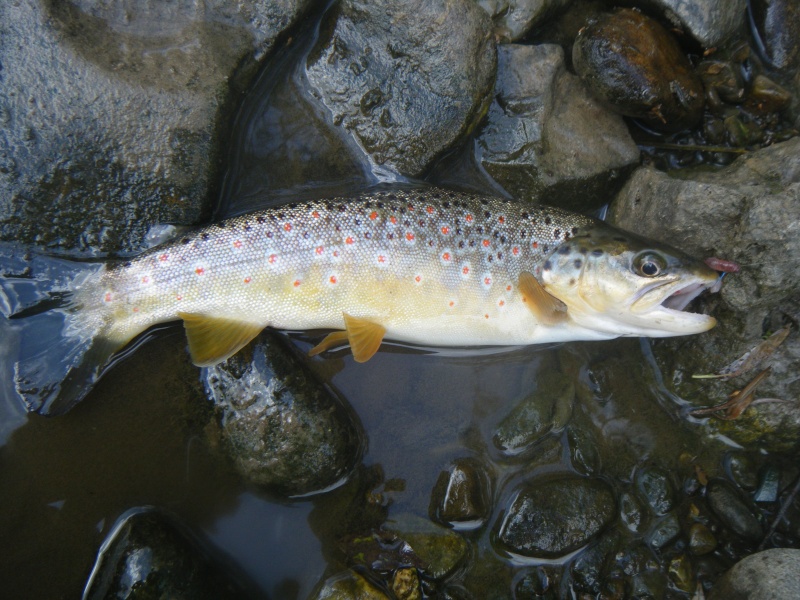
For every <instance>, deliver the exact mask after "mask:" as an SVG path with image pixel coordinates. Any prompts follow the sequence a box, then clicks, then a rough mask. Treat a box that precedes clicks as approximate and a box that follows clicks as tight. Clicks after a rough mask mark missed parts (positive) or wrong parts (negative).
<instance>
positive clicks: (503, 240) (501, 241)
mask: <svg viewBox="0 0 800 600" xmlns="http://www.w3.org/2000/svg"><path fill="white" fill-rule="evenodd" d="M500 243H501V244H505V243H506V236H504V235H501V236H500Z"/></svg>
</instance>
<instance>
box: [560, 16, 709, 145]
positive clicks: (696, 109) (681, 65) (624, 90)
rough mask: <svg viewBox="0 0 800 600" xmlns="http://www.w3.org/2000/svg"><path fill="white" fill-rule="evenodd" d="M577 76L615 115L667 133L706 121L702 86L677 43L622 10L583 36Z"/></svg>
mask: <svg viewBox="0 0 800 600" xmlns="http://www.w3.org/2000/svg"><path fill="white" fill-rule="evenodd" d="M572 61H573V64H574V65H575V71H576V72H577V73H578V75H579V76H580V77H581V79H583V81H584V83H585V84H586V86H587V87H588V88H589V91H590V92H591V93H592V95H594V96H595V97H596V98H597V99H598V100H600V101H601V102H603V103H605V104H606V105H607V106H608V107H609V108H611V109H612V110H614V111H616V112H618V113H620V114H623V115H626V116H629V117H634V118H636V119H639V120H641V121H642V122H643V123H644V124H645V125H647V126H649V127H652V128H653V129H658V130H662V131H680V130H682V129H686V128H689V127H692V126H694V125H696V124H697V123H698V122H699V121H700V119H701V118H702V116H703V104H704V99H703V84H702V82H701V81H700V79H699V77H697V75H695V73H694V72H693V70H692V67H691V64H690V63H689V60H688V58H686V56H685V55H684V54H683V52H682V51H681V48H680V46H679V45H678V43H677V41H675V39H674V38H673V37H672V36H671V35H670V34H669V33H668V32H667V31H666V30H665V29H664V28H663V27H662V26H661V25H660V24H659V23H658V22H656V21H655V20H653V19H651V18H649V17H646V16H645V15H643V14H642V13H640V12H638V11H636V10H631V9H623V10H618V11H616V12H614V13H610V14H607V15H603V16H601V17H600V18H598V19H597V21H595V22H594V23H590V24H589V25H587V26H586V27H585V28H584V29H582V30H581V32H580V33H579V34H578V37H577V38H576V39H575V43H574V45H573V47H572Z"/></svg>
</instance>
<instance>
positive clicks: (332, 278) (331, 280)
mask: <svg viewBox="0 0 800 600" xmlns="http://www.w3.org/2000/svg"><path fill="white" fill-rule="evenodd" d="M328 281H330V282H331V283H333V284H335V283H336V282H337V281H338V280H337V279H336V275H331V276H330V277H329V278H328Z"/></svg>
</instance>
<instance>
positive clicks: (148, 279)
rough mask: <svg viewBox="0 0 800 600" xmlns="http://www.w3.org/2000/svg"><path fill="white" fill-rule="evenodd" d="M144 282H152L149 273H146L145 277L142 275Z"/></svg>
mask: <svg viewBox="0 0 800 600" xmlns="http://www.w3.org/2000/svg"><path fill="white" fill-rule="evenodd" d="M142 283H150V278H149V277H148V276H147V275H145V276H144V277H142Z"/></svg>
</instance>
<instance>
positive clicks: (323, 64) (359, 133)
mask: <svg viewBox="0 0 800 600" xmlns="http://www.w3.org/2000/svg"><path fill="white" fill-rule="evenodd" d="M495 65H496V54H495V47H494V40H493V37H492V32H491V21H490V20H489V17H488V15H487V14H486V13H485V12H484V11H483V10H481V9H480V8H479V7H478V6H477V5H476V4H475V3H474V2H471V1H469V0H457V1H456V2H455V3H446V2H444V1H443V0H436V1H435V2H427V1H420V0H416V1H407V0H391V1H390V2H380V3H374V2H362V1H360V0H344V1H343V2H340V3H337V4H336V5H334V7H333V8H332V9H331V11H330V13H329V14H328V15H327V16H326V20H325V21H324V22H323V25H322V29H321V33H320V39H319V41H318V43H317V45H316V47H315V48H314V49H313V50H312V52H311V55H310V56H309V58H308V61H307V65H306V75H307V77H308V81H309V83H310V84H311V87H312V94H313V95H314V96H315V97H316V98H317V99H318V100H319V102H320V103H321V104H322V105H323V106H324V107H325V108H326V109H327V110H328V111H330V114H331V118H332V120H333V124H334V125H336V126H340V127H342V129H343V130H344V131H346V132H348V134H349V135H351V136H352V137H353V140H354V142H355V143H356V144H358V146H360V147H361V149H362V150H363V152H364V153H365V154H366V155H367V156H368V157H369V161H370V162H371V163H372V164H373V165H375V166H379V167H381V168H384V169H388V170H390V171H392V172H396V173H401V174H403V175H409V176H419V175H421V174H422V173H423V172H424V171H425V169H426V168H427V167H429V166H430V165H431V164H432V162H433V161H434V159H436V158H437V157H438V156H440V155H441V154H442V153H443V152H444V151H445V150H447V149H449V148H451V147H452V146H453V145H454V144H455V143H456V141H457V140H459V139H461V138H463V137H464V135H465V134H466V133H467V132H468V131H469V130H470V129H471V128H472V127H474V126H475V124H476V123H477V121H478V120H479V119H480V118H481V116H482V115H483V113H484V111H485V107H486V105H487V103H488V101H489V97H490V93H491V86H492V84H493V82H494V71H495Z"/></svg>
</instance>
